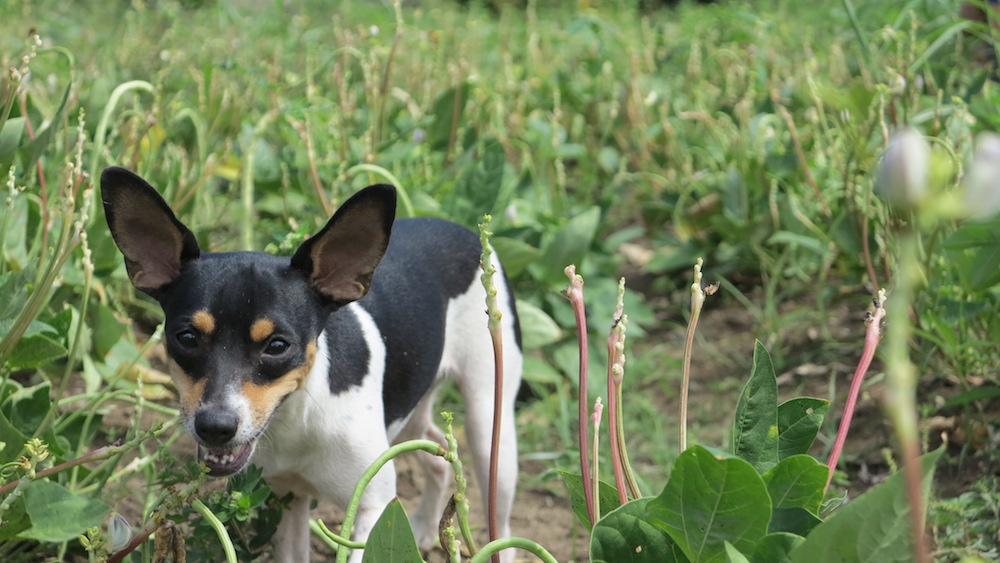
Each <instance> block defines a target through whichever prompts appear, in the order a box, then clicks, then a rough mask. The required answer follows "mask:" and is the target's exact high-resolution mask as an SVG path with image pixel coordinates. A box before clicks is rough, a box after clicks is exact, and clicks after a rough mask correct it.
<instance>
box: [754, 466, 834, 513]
mask: <svg viewBox="0 0 1000 563" xmlns="http://www.w3.org/2000/svg"><path fill="white" fill-rule="evenodd" d="M827 473H828V470H827V467H826V466H825V465H821V464H820V463H819V462H818V461H816V460H815V459H813V458H812V457H811V456H808V455H796V456H792V457H789V458H786V459H783V460H782V461H781V462H780V463H778V465H775V466H774V467H772V468H771V470H770V471H768V472H767V473H765V474H764V476H763V479H764V484H765V485H766V486H767V492H768V494H769V495H770V496H771V504H772V505H773V506H774V508H776V509H778V508H804V509H806V510H808V511H809V512H812V513H813V514H818V513H819V505H820V503H821V502H823V488H824V487H825V486H826V476H827Z"/></svg>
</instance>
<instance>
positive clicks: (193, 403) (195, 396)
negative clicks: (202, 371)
mask: <svg viewBox="0 0 1000 563" xmlns="http://www.w3.org/2000/svg"><path fill="white" fill-rule="evenodd" d="M170 376H171V379H173V381H174V386H175V387H177V393H178V395H180V399H181V410H182V411H183V412H184V414H185V415H186V416H193V415H194V413H195V411H197V410H198V405H200V404H201V397H202V395H203V394H204V393H205V380H204V379H202V380H201V381H195V380H193V379H191V377H190V376H189V375H188V374H186V373H184V370H182V369H181V368H180V366H178V365H177V362H175V361H173V360H170Z"/></svg>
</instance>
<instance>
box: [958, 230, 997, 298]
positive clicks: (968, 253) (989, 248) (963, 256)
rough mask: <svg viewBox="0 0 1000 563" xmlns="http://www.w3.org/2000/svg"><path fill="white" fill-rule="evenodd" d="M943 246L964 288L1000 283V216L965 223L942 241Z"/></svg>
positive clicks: (971, 289) (973, 288)
mask: <svg viewBox="0 0 1000 563" xmlns="http://www.w3.org/2000/svg"><path fill="white" fill-rule="evenodd" d="M944 249H945V253H946V254H947V255H948V262H949V263H950V264H953V265H955V266H957V268H958V275H959V278H960V279H961V280H962V285H963V286H964V287H965V289H966V291H981V290H983V289H987V288H990V287H993V286H994V285H996V284H998V283H1000V219H995V220H993V221H988V222H983V223H971V222H969V223H965V224H964V225H962V227H961V228H959V229H958V230H957V231H955V232H954V233H952V234H951V236H949V237H948V238H946V239H945V240H944Z"/></svg>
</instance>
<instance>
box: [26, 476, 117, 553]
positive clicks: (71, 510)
mask: <svg viewBox="0 0 1000 563" xmlns="http://www.w3.org/2000/svg"><path fill="white" fill-rule="evenodd" d="M24 504H25V509H26V511H27V513H28V516H30V517H31V528H28V529H27V530H26V531H24V532H22V533H21V534H20V537H21V538H23V539H32V540H38V541H46V542H64V541H68V540H72V539H76V537H77V536H78V535H80V534H82V533H84V532H85V531H86V530H87V528H90V527H92V526H100V525H101V520H103V519H104V515H105V514H107V513H108V510H109V508H108V505H106V504H104V503H103V502H101V501H100V500H97V499H89V500H88V499H85V498H83V497H80V496H77V495H75V494H73V493H71V492H70V491H68V490H67V489H66V488H65V487H63V486H62V485H60V484H59V483H53V482H52V481H35V482H34V483H32V484H31V485H30V486H29V487H28V488H27V489H26V490H25V491H24Z"/></svg>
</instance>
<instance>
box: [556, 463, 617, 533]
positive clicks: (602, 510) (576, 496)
mask: <svg viewBox="0 0 1000 563" xmlns="http://www.w3.org/2000/svg"><path fill="white" fill-rule="evenodd" d="M556 472H557V473H559V476H560V477H562V479H563V483H564V484H565V485H566V491H567V492H568V493H569V502H570V506H572V507H573V513H574V514H576V519H577V520H579V521H580V523H581V524H583V527H584V528H590V518H589V517H588V516H587V501H586V499H585V498H584V496H583V479H582V478H581V477H580V476H579V475H578V474H576V473H570V472H569V471H563V470H561V469H559V470H556ZM598 488H599V491H598V496H599V498H598V499H597V501H598V506H597V517H598V518H601V517H602V516H604V515H605V514H608V513H609V512H611V511H613V510H614V509H616V508H618V507H619V506H621V505H620V504H619V503H618V489H616V488H615V487H614V485H610V484H608V483H605V482H604V481H601V482H600V484H599V485H598Z"/></svg>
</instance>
